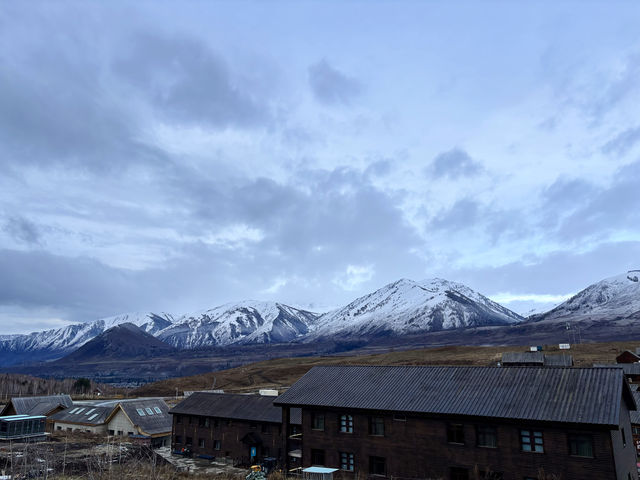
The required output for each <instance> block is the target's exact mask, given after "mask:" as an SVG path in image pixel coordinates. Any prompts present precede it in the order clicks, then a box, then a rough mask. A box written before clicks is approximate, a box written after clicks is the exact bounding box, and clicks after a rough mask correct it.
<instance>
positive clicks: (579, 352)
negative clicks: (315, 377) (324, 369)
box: [132, 342, 638, 396]
mask: <svg viewBox="0 0 640 480" xmlns="http://www.w3.org/2000/svg"><path fill="white" fill-rule="evenodd" d="M636 346H638V342H633V343H632V342H609V343H589V344H586V343H585V344H581V345H574V346H572V348H571V350H570V351H568V352H567V353H569V354H571V355H573V358H574V362H575V364H576V366H590V365H592V364H593V363H614V362H615V357H616V355H617V354H618V353H620V352H622V351H624V350H627V349H631V350H633V349H635V348H636ZM526 350H528V347H524V346H523V347H513V346H510V347H438V348H426V349H420V350H405V351H398V352H389V353H382V354H375V355H360V356H331V357H303V358H281V359H275V360H266V361H262V362H256V363H250V364H248V365H245V366H242V367H237V368H232V369H229V370H220V371H216V372H210V373H205V374H201V375H194V376H191V377H181V378H172V379H168V380H163V381H160V382H154V383H149V384H147V385H144V386H142V387H140V388H138V389H136V390H135V391H133V392H132V394H134V395H139V396H172V395H176V391H177V394H178V395H181V394H182V392H183V391H185V390H206V389H211V388H216V389H223V390H225V391H226V392H254V391H257V390H258V389H260V388H275V389H279V390H282V389H284V388H287V387H289V386H290V385H291V384H293V383H294V382H295V381H296V380H298V379H299V378H300V377H301V376H302V375H304V374H305V373H306V372H307V371H308V370H309V369H310V368H311V367H313V366H315V365H493V364H495V363H496V362H497V361H499V360H500V356H501V355H502V353H504V352H521V351H526ZM544 350H545V352H558V347H557V345H554V346H545V349H544Z"/></svg>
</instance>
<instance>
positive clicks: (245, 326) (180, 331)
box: [158, 301, 318, 348]
mask: <svg viewBox="0 0 640 480" xmlns="http://www.w3.org/2000/svg"><path fill="white" fill-rule="evenodd" d="M317 317H318V314H316V313H312V312H307V311H305V310H299V309H297V308H293V307H289V306H287V305H283V304H281V303H276V302H256V301H245V302H240V303H229V304H226V305H221V306H219V307H216V308H213V309H211V310H205V311H201V312H197V313H194V314H191V315H185V316H183V317H181V318H179V319H177V320H176V322H175V323H174V324H173V325H171V326H169V327H168V328H166V329H164V330H163V331H162V332H160V333H159V335H158V338H160V339H161V340H163V341H164V342H166V343H168V344H170V345H173V346H174V347H178V348H198V347H204V346H213V345H218V346H223V345H231V344H234V343H275V342H289V341H291V340H294V339H296V338H298V337H300V336H302V335H305V334H306V333H307V332H308V331H309V327H310V325H312V324H313V323H314V322H315V320H316V318H317Z"/></svg>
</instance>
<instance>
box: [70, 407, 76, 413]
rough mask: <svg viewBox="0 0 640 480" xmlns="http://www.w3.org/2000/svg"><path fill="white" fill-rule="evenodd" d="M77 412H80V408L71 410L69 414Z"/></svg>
mask: <svg viewBox="0 0 640 480" xmlns="http://www.w3.org/2000/svg"><path fill="white" fill-rule="evenodd" d="M76 410H78V408H74V409H73V410H71V411H70V412H69V413H76Z"/></svg>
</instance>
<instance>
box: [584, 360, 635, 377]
mask: <svg viewBox="0 0 640 480" xmlns="http://www.w3.org/2000/svg"><path fill="white" fill-rule="evenodd" d="M593 366H594V367H597V368H619V369H620V370H622V371H623V372H624V374H625V375H640V363H594V365H593Z"/></svg>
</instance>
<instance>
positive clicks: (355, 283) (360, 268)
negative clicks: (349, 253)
mask: <svg viewBox="0 0 640 480" xmlns="http://www.w3.org/2000/svg"><path fill="white" fill-rule="evenodd" d="M374 272H375V269H374V267H373V265H347V268H346V269H345V271H344V272H341V273H340V274H339V275H337V276H336V277H335V278H334V279H333V283H335V284H336V285H338V286H339V287H340V288H342V289H343V290H349V291H351V290H356V289H357V288H358V287H360V286H361V285H362V284H363V283H367V282H368V281H370V280H371V279H372V278H373V275H374Z"/></svg>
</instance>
